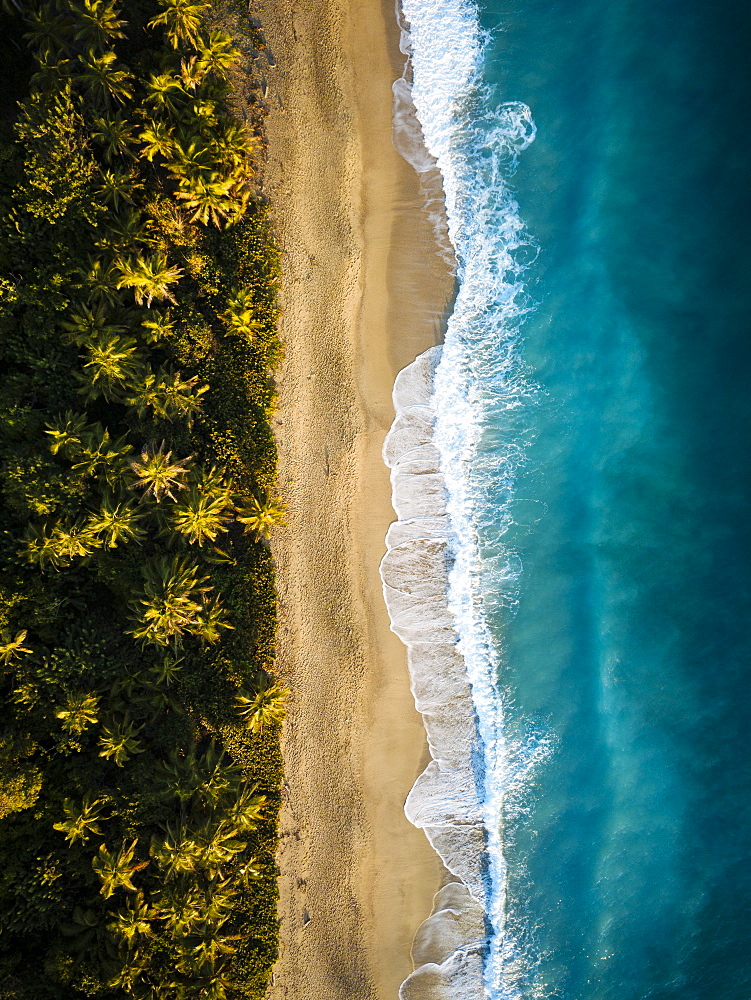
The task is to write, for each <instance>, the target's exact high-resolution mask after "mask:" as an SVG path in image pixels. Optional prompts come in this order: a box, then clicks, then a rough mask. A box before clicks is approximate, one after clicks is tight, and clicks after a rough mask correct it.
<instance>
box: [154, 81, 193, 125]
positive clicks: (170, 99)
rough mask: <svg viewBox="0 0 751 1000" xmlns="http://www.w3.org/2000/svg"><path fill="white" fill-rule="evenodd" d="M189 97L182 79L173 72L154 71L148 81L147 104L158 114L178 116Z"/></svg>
mask: <svg viewBox="0 0 751 1000" xmlns="http://www.w3.org/2000/svg"><path fill="white" fill-rule="evenodd" d="M187 97H188V95H187V94H186V93H185V89H184V87H183V83H182V80H181V79H180V77H179V76H175V75H174V74H172V73H152V74H151V75H150V76H149V78H148V80H147V81H146V100H145V104H146V106H147V107H148V108H152V109H153V110H154V111H155V112H156V113H157V114H158V115H162V114H167V115H169V116H170V117H176V116H177V115H179V114H180V111H181V110H182V108H183V106H184V104H185V102H186V99H187Z"/></svg>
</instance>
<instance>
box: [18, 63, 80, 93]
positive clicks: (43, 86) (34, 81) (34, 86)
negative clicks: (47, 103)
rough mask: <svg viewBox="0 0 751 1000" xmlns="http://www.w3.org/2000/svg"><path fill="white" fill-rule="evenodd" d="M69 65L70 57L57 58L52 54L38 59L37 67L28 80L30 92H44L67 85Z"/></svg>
mask: <svg viewBox="0 0 751 1000" xmlns="http://www.w3.org/2000/svg"><path fill="white" fill-rule="evenodd" d="M71 67H72V63H71V60H70V59H58V58H57V57H56V56H54V55H52V54H50V55H49V56H48V57H44V58H41V59H39V69H38V70H37V71H36V73H35V74H34V75H33V76H32V78H31V79H30V80H29V90H30V91H31V93H32V94H39V93H42V94H44V93H48V92H49V91H52V90H57V89H60V88H62V87H63V86H66V85H68V82H69V80H70V76H71Z"/></svg>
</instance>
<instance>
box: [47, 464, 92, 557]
mask: <svg viewBox="0 0 751 1000" xmlns="http://www.w3.org/2000/svg"><path fill="white" fill-rule="evenodd" d="M74 468H75V466H74ZM100 545H101V542H100V541H99V539H98V538H96V537H95V536H94V535H93V534H92V532H91V531H90V530H89V527H88V525H87V524H85V523H83V522H75V523H73V524H69V525H67V526H66V525H63V524H57V525H55V527H54V528H53V529H52V534H51V535H50V536H49V544H48V558H49V559H50V561H51V562H52V564H53V565H54V566H60V565H62V564H65V563H70V562H72V561H73V560H74V559H77V558H81V557H83V556H89V555H91V553H92V552H93V551H94V549H97V548H99V546H100Z"/></svg>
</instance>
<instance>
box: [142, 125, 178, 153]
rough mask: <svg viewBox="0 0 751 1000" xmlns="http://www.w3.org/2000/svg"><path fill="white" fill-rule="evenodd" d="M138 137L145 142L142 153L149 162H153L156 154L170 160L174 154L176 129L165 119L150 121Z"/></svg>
mask: <svg viewBox="0 0 751 1000" xmlns="http://www.w3.org/2000/svg"><path fill="white" fill-rule="evenodd" d="M138 138H139V139H140V140H141V143H142V144H143V149H142V150H141V153H140V155H141V157H144V158H145V159H147V160H148V161H149V163H153V161H154V157H155V156H161V157H162V159H164V160H168V159H170V158H171V157H172V156H173V154H174V150H175V136H174V131H173V129H172V128H170V126H169V125H168V124H167V122H165V121H160V120H157V121H150V122H149V124H148V125H147V126H146V128H145V129H144V130H143V132H141V133H139V136H138Z"/></svg>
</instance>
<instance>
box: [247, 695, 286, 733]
mask: <svg viewBox="0 0 751 1000" xmlns="http://www.w3.org/2000/svg"><path fill="white" fill-rule="evenodd" d="M288 697H289V691H288V690H287V688H284V687H282V686H281V684H271V685H270V686H268V687H264V688H262V689H261V690H260V691H259V692H258V694H255V695H253V697H252V698H249V697H248V696H247V695H244V694H238V695H236V696H235V701H236V702H237V714H238V715H239V716H240V718H241V719H242V721H243V722H244V723H245V725H246V727H247V728H248V729H249V730H250V731H251V732H252V733H262V732H263V731H264V730H265V729H266V728H267V727H268V726H278V725H279V724H280V723H281V722H282V720H283V719H284V716H285V714H286V711H287V710H286V707H285V702H286V700H287V698H288Z"/></svg>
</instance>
